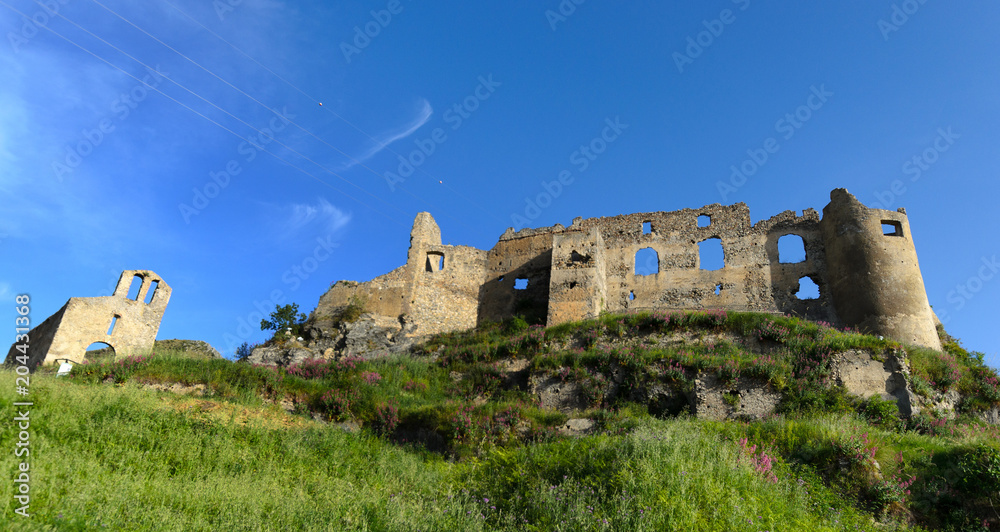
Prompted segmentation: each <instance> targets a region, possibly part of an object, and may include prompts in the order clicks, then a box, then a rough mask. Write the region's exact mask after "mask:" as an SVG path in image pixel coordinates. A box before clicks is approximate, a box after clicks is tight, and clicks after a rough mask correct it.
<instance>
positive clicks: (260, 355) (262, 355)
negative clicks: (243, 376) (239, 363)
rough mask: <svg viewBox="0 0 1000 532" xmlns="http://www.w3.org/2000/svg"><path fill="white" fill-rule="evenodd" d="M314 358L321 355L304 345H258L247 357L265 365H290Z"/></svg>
mask: <svg viewBox="0 0 1000 532" xmlns="http://www.w3.org/2000/svg"><path fill="white" fill-rule="evenodd" d="M314 358H320V357H318V356H316V353H315V352H314V351H312V350H309V349H306V348H304V347H294V346H285V347H258V348H257V349H254V350H253V353H250V356H249V357H247V362H249V363H251V364H263V365H265V366H281V367H288V366H291V365H292V364H300V363H302V362H304V361H306V360H310V359H314Z"/></svg>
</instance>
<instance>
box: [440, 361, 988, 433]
mask: <svg viewBox="0 0 1000 532" xmlns="http://www.w3.org/2000/svg"><path fill="white" fill-rule="evenodd" d="M525 366H526V364H525ZM557 373H558V372H535V373H533V374H532V375H531V376H530V378H529V379H528V382H529V384H528V390H529V391H530V392H531V394H532V395H534V396H535V397H537V398H538V401H539V404H540V406H541V407H542V408H548V409H553V410H558V411H560V412H563V413H566V414H572V413H574V412H579V411H582V410H586V409H587V408H590V407H592V406H594V405H592V404H590V399H589V398H588V396H587V393H586V391H585V390H584V387H583V386H582V385H581V384H580V383H578V382H575V381H574V380H572V379H567V380H565V381H564V380H563V379H562V378H561V377H559V376H558V375H557ZM833 373H834V375H833V378H834V382H835V383H836V384H838V385H842V386H844V387H845V388H847V391H848V392H849V393H851V394H854V395H857V396H860V397H870V396H872V395H879V396H880V397H882V398H884V399H887V400H893V401H895V402H896V404H897V405H898V406H899V409H900V413H901V414H902V415H903V416H910V415H912V414H915V413H917V412H919V408H920V406H918V405H922V406H923V407H925V408H927V407H932V408H940V409H943V410H950V411H952V412H953V411H954V407H955V405H957V403H958V400H959V398H960V397H959V395H958V393H957V392H952V393H951V394H945V395H942V396H941V397H938V398H937V402H934V403H930V402H923V403H922V402H918V398H917V397H916V395H914V394H913V392H912V391H911V389H910V387H909V385H908V384H907V382H908V379H909V368H908V366H907V365H906V363H905V360H902V359H900V358H899V357H896V356H888V357H887V359H886V360H885V361H879V360H876V359H874V358H873V357H872V355H871V354H870V353H868V352H866V351H857V350H852V351H847V352H844V353H840V354H839V355H837V356H836V358H835V359H834V364H833ZM598 377H599V378H600V377H603V376H601V375H599V376H598ZM459 378H461V377H460V376H459ZM687 378H688V379H691V381H689V384H684V383H683V382H680V381H671V382H667V381H662V382H661V381H653V382H648V383H646V384H643V385H640V386H639V387H637V388H635V389H626V392H624V393H627V394H628V399H629V400H630V401H635V402H638V403H643V404H645V405H647V407H648V408H649V412H650V413H651V414H653V415H655V416H661V417H669V416H676V415H679V414H682V413H685V412H687V413H691V414H693V415H695V416H696V417H698V418H702V419H719V420H722V419H761V418H764V417H766V416H768V415H771V414H773V413H774V412H775V411H776V410H777V408H778V405H779V404H780V403H781V400H782V393H781V392H780V391H779V390H776V389H775V388H774V387H773V386H771V384H770V383H768V382H767V381H765V380H761V379H755V378H746V377H742V378H739V379H737V380H736V381H734V382H727V381H723V380H722V379H720V378H719V377H718V376H717V375H715V374H714V373H700V374H698V375H692V374H689V375H687ZM625 380H628V379H627V376H626V375H625V374H624V371H621V370H618V371H617V372H616V373H612V374H611V377H610V378H607V379H603V382H604V383H605V384H604V389H603V393H604V398H605V399H606V400H613V399H615V398H616V397H618V395H619V393H623V392H622V383H623V381H625ZM984 416H985V417H984V418H988V419H994V418H996V419H997V420H998V421H1000V411H998V412H993V413H987V414H985V415H984Z"/></svg>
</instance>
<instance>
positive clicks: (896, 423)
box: [858, 395, 904, 431]
mask: <svg viewBox="0 0 1000 532" xmlns="http://www.w3.org/2000/svg"><path fill="white" fill-rule="evenodd" d="M858 413H859V414H861V416H862V417H864V418H865V419H867V420H868V421H869V422H871V423H872V424H874V425H876V426H879V427H881V428H884V429H886V430H893V431H896V430H901V429H903V428H904V423H903V421H902V420H901V419H900V418H899V406H898V405H897V404H896V401H893V400H890V399H882V398H881V397H880V396H878V395H873V396H871V397H869V398H868V399H865V400H864V401H861V402H860V403H859V404H858Z"/></svg>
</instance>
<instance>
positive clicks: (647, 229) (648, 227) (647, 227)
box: [642, 222, 653, 235]
mask: <svg viewBox="0 0 1000 532" xmlns="http://www.w3.org/2000/svg"><path fill="white" fill-rule="evenodd" d="M652 232H653V224H652V222H642V234H644V235H648V234H650V233H652Z"/></svg>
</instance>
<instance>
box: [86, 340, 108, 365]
mask: <svg viewBox="0 0 1000 532" xmlns="http://www.w3.org/2000/svg"><path fill="white" fill-rule="evenodd" d="M114 358H115V348H114V347H111V346H110V345H109V344H106V343H104V342H94V343H92V344H90V345H88V346H87V352H86V353H85V354H84V356H83V359H84V360H89V361H92V362H97V361H102V360H114Z"/></svg>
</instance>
